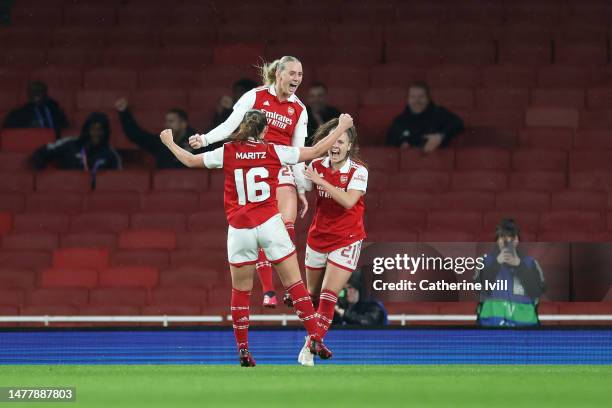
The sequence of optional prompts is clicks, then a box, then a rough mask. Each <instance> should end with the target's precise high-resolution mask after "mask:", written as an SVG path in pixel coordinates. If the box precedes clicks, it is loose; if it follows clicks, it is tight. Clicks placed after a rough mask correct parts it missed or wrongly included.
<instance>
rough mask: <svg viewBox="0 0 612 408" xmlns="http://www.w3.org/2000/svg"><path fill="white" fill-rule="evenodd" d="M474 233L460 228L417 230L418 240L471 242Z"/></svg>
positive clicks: (473, 238)
mask: <svg viewBox="0 0 612 408" xmlns="http://www.w3.org/2000/svg"><path fill="white" fill-rule="evenodd" d="M475 239H476V234H474V233H473V232H467V231H461V230H444V229H441V230H427V231H422V232H419V242H473V241H474V240H475Z"/></svg>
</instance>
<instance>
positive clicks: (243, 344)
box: [231, 288, 251, 350]
mask: <svg viewBox="0 0 612 408" xmlns="http://www.w3.org/2000/svg"><path fill="white" fill-rule="evenodd" d="M250 298H251V291H250V290H238V289H234V288H232V303H231V306H232V307H231V310H232V327H233V328H234V337H236V345H237V346H238V350H240V349H242V348H244V349H248V348H249V303H250V302H249V301H250Z"/></svg>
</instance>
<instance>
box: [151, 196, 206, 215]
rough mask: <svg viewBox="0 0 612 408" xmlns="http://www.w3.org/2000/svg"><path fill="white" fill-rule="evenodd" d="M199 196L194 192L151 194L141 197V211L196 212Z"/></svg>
mask: <svg viewBox="0 0 612 408" xmlns="http://www.w3.org/2000/svg"><path fill="white" fill-rule="evenodd" d="M199 201H200V200H199V196H198V194H197V193H194V192H152V193H147V194H143V195H141V201H140V208H141V209H142V210H143V211H153V212H155V211H173V212H174V211H197V209H198V207H199Z"/></svg>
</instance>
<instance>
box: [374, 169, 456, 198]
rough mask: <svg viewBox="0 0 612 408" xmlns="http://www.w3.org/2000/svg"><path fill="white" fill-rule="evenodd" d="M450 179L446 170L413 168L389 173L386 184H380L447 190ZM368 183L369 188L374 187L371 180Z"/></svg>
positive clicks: (393, 188) (412, 188)
mask: <svg viewBox="0 0 612 408" xmlns="http://www.w3.org/2000/svg"><path fill="white" fill-rule="evenodd" d="M450 179H451V175H450V173H449V172H446V171H437V170H416V169H415V170H411V171H408V172H405V173H397V174H392V175H390V177H388V184H387V185H385V186H382V188H385V189H386V188H389V189H392V190H402V189H406V190H416V191H430V192H440V191H447V190H448V189H449V188H450ZM370 180H372V177H370ZM369 184H370V186H369V188H375V187H376V185H374V183H373V182H372V181H370V183H369ZM368 194H370V192H368ZM385 194H386V193H385ZM366 197H367V195H366Z"/></svg>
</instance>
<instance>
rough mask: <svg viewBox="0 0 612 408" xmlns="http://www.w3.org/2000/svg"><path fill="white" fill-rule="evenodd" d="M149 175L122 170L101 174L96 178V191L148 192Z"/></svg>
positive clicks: (136, 171) (142, 172) (144, 172)
mask: <svg viewBox="0 0 612 408" xmlns="http://www.w3.org/2000/svg"><path fill="white" fill-rule="evenodd" d="M150 185H151V175H150V174H149V172H148V171H141V170H124V171H120V172H113V171H108V172H103V173H100V174H98V177H97V178H96V191H138V192H140V193H143V192H145V191H148V190H149V187H150Z"/></svg>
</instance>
